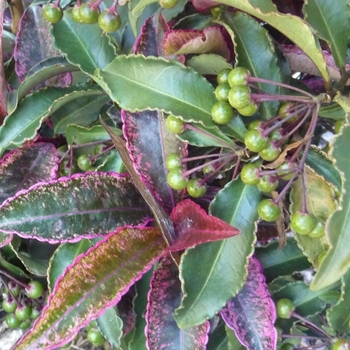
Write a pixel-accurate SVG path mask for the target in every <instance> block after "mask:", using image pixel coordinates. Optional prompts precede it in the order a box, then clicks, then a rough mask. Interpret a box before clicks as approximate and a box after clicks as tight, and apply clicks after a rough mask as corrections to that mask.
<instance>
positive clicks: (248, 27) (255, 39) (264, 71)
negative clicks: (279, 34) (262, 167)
mask: <svg viewBox="0 0 350 350" xmlns="http://www.w3.org/2000/svg"><path fill="white" fill-rule="evenodd" d="M222 23H223V24H224V25H225V28H226V29H227V30H228V32H229V34H230V35H231V37H232V40H233V42H234V44H235V53H236V57H235V59H236V65H238V66H243V67H245V68H247V69H249V71H250V73H251V75H252V76H254V77H259V78H264V79H269V80H273V81H276V82H282V81H283V77H282V74H281V71H280V68H279V66H280V64H279V62H278V58H277V53H276V49H275V47H274V43H273V41H272V39H271V37H270V36H269V34H268V32H267V30H266V29H265V28H263V27H262V26H261V25H260V24H259V23H258V22H257V21H255V20H254V19H253V18H251V17H249V16H247V15H246V14H243V13H241V12H237V13H235V14H233V15H232V14H231V13H226V14H225V15H224V16H223V18H222ZM262 53H263V57H262ZM257 85H258V86H259V88H260V89H262V90H264V91H265V92H267V93H269V94H280V93H281V88H280V87H278V86H276V85H272V84H262V83H258V84H257ZM277 109H278V103H276V102H274V103H271V102H269V103H261V104H260V107H259V111H260V115H261V118H262V119H264V120H268V119H271V118H273V117H274V116H275V115H276V112H277Z"/></svg>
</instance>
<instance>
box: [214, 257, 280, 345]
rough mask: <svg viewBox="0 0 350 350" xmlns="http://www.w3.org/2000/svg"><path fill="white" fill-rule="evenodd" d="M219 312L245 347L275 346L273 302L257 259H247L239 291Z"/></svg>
mask: <svg viewBox="0 0 350 350" xmlns="http://www.w3.org/2000/svg"><path fill="white" fill-rule="evenodd" d="M221 315H222V317H223V319H224V320H225V322H226V324H227V325H228V326H229V327H230V328H232V329H233V330H234V331H235V333H236V336H237V338H238V339H239V340H240V342H241V343H242V344H243V345H244V346H246V348H247V349H248V350H255V349H261V350H274V349H276V342H277V334H276V329H275V327H274V322H275V320H276V310H275V304H274V302H273V301H272V298H271V295H270V293H269V291H268V289H267V285H266V283H265V277H264V275H263V273H262V268H261V265H260V263H259V261H258V260H257V259H256V258H254V257H252V258H251V259H250V261H249V266H248V277H247V281H246V283H245V285H244V286H243V288H242V290H241V291H240V292H239V293H238V294H237V295H236V296H235V297H234V298H232V299H231V300H230V301H229V302H228V303H227V305H226V307H225V308H224V309H222V310H221Z"/></svg>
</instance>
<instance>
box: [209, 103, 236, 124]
mask: <svg viewBox="0 0 350 350" xmlns="http://www.w3.org/2000/svg"><path fill="white" fill-rule="evenodd" d="M211 118H212V119H213V121H214V122H215V123H217V124H220V125H226V124H228V123H229V122H230V121H231V120H232V118H233V108H232V107H231V105H230V104H229V103H228V102H225V101H218V102H216V103H215V104H214V106H213V108H212V109H211Z"/></svg>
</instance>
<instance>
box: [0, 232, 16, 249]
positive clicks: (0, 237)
mask: <svg viewBox="0 0 350 350" xmlns="http://www.w3.org/2000/svg"><path fill="white" fill-rule="evenodd" d="M12 238H13V235H11V234H6V233H2V232H0V248H1V247H5V246H7V245H8V244H9V243H10V242H11V241H12Z"/></svg>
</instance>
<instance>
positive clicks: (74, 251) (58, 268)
mask: <svg viewBox="0 0 350 350" xmlns="http://www.w3.org/2000/svg"><path fill="white" fill-rule="evenodd" d="M92 245H93V244H92V243H91V241H89V240H88V239H82V240H80V241H79V242H76V243H63V244H61V245H60V246H59V247H58V248H57V249H56V251H55V253H54V254H53V256H52V257H51V259H50V263H49V270H48V274H47V275H48V288H49V290H50V293H52V291H53V288H54V286H55V283H56V281H57V280H58V278H59V277H60V276H61V275H62V274H63V272H64V270H65V269H66V267H68V266H69V265H71V264H72V263H73V261H74V259H75V258H76V257H77V256H78V255H80V254H82V253H85V252H86V251H87V250H88V249H89V248H91V247H92Z"/></svg>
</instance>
